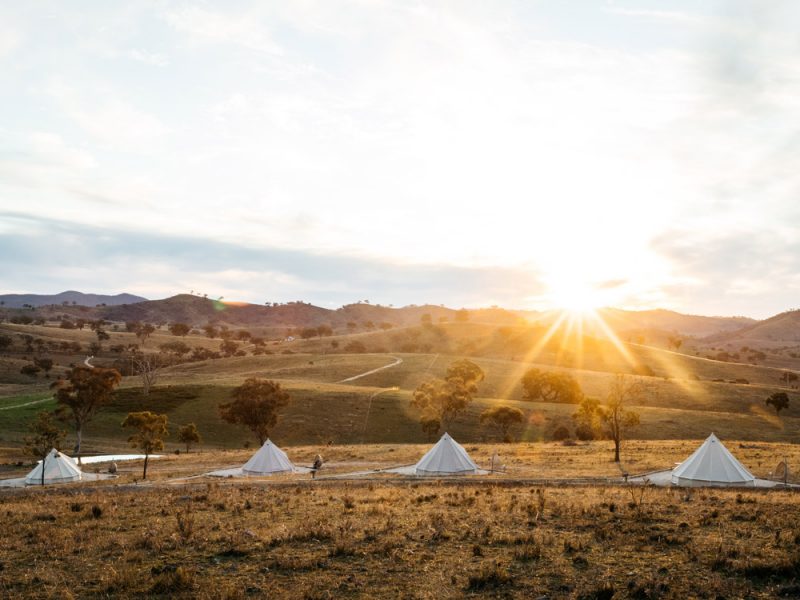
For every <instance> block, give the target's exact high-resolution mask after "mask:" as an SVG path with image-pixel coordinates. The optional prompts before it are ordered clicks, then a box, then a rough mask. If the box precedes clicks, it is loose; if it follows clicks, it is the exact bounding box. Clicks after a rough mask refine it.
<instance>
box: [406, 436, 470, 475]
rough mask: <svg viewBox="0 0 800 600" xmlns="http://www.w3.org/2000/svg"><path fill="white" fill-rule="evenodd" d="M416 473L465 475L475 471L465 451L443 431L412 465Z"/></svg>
mask: <svg viewBox="0 0 800 600" xmlns="http://www.w3.org/2000/svg"><path fill="white" fill-rule="evenodd" d="M414 472H415V474H417V475H467V474H470V473H477V472H478V466H477V465H476V464H475V463H474V462H472V459H471V458H470V457H469V454H467V451H466V450H464V448H463V447H462V446H461V444H459V443H458V442H456V441H455V440H454V439H453V438H451V437H450V435H449V434H447V433H445V434H444V435H443V436H442V437H441V439H440V440H439V441H438V442H436V445H435V446H434V447H433V448H431V449H430V450H428V452H427V453H426V454H425V456H423V457H422V458H421V459H420V461H419V462H418V463H417V464H416V466H415V467H414Z"/></svg>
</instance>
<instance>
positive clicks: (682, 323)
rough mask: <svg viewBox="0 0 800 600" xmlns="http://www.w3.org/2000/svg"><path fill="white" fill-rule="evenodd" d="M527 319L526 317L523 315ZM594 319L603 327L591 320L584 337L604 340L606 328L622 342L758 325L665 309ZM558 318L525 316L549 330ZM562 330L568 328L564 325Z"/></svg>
mask: <svg viewBox="0 0 800 600" xmlns="http://www.w3.org/2000/svg"><path fill="white" fill-rule="evenodd" d="M526 316H528V315H526ZM597 316H598V317H600V319H602V323H603V324H604V325H605V327H603V326H601V324H600V323H599V322H597V321H594V320H593V319H592V318H591V317H588V318H587V319H586V320H585V322H584V324H583V331H584V333H586V334H589V335H594V336H598V337H606V336H607V332H606V331H605V328H608V329H610V330H612V331H613V332H614V333H616V334H617V335H618V336H619V337H621V338H627V337H630V336H631V335H639V334H646V337H647V338H648V339H653V338H654V337H656V338H661V337H663V338H666V337H668V336H670V335H679V336H689V337H697V338H700V337H706V336H709V335H713V334H721V333H726V332H732V331H738V330H740V329H742V328H744V327H747V326H750V325H752V324H754V323H757V321H755V320H754V319H748V318H747V317H703V316H699V315H684V314H681V313H678V312H674V311H671V310H664V309H655V310H639V311H637V310H622V309H619V308H601V309H599V310H598V311H597ZM560 317H561V313H560V312H559V311H550V312H548V313H544V314H543V315H542V316H541V317H539V319H534V318H532V317H531V316H528V318H529V319H531V320H532V321H538V322H539V323H540V324H542V325H545V326H550V325H551V324H552V323H554V322H555V321H556V320H557V319H559V318H560ZM565 326H568V324H566V325H565Z"/></svg>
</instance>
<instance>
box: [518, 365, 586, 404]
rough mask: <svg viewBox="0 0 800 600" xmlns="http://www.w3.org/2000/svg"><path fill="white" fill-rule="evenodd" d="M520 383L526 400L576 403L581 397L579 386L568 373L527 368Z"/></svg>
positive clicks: (581, 392)
mask: <svg viewBox="0 0 800 600" xmlns="http://www.w3.org/2000/svg"><path fill="white" fill-rule="evenodd" d="M521 383H522V388H523V390H524V393H523V397H524V398H525V399H526V400H543V401H544V402H564V403H570V404H577V403H578V402H580V401H581V400H582V399H583V391H582V390H581V386H580V385H579V384H578V382H577V381H576V380H575V378H574V377H572V375H569V374H568V373H556V372H551V371H541V370H539V369H529V370H528V371H526V372H525V375H523V376H522V381H521Z"/></svg>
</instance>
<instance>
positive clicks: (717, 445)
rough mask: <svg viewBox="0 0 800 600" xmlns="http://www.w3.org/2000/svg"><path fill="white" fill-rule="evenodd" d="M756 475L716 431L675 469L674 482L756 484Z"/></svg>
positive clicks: (724, 484)
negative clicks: (725, 444)
mask: <svg viewBox="0 0 800 600" xmlns="http://www.w3.org/2000/svg"><path fill="white" fill-rule="evenodd" d="M755 481H756V478H755V477H753V475H752V474H751V473H750V471H748V470H747V469H746V468H745V467H744V465H742V463H740V462H739V461H738V460H736V458H735V457H734V456H733V454H731V453H730V452H729V451H728V449H727V448H726V447H725V446H724V445H723V443H722V442H721V441H719V438H718V437H717V436H715V435H714V434H713V433H712V434H711V435H710V436H708V438H707V439H706V441H705V442H703V444H702V446H700V447H699V448H698V449H697V450H695V451H694V454H692V455H691V456H690V457H689V458H687V459H686V460H685V461H683V462H682V463H681V464H679V465H678V466H677V467H675V468H674V469H673V470H672V483H673V485H680V486H687V487H696V486H704V485H710V486H754V485H755Z"/></svg>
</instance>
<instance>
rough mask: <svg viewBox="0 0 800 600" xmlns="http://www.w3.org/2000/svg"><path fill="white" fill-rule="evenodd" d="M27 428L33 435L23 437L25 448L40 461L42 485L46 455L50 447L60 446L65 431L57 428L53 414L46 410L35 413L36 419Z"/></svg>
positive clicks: (58, 447)
mask: <svg viewBox="0 0 800 600" xmlns="http://www.w3.org/2000/svg"><path fill="white" fill-rule="evenodd" d="M28 429H29V431H30V432H31V433H32V434H33V435H31V436H29V437H26V438H25V450H26V451H27V452H28V454H31V455H33V456H35V457H36V458H38V459H40V460H41V461H42V485H44V470H45V465H46V461H47V455H48V454H49V453H50V450H51V449H53V448H55V449H56V450H58V449H60V448H61V444H62V443H63V442H64V437H65V436H66V432H65V431H64V430H62V429H59V428H58V426H57V425H56V424H55V423H54V422H53V414H52V413H50V412H49V411H46V410H43V411H41V412H40V413H39V414H37V415H36V419H35V420H34V421H33V422H32V423H31V424H30V425H29V426H28Z"/></svg>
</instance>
